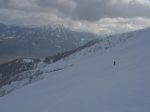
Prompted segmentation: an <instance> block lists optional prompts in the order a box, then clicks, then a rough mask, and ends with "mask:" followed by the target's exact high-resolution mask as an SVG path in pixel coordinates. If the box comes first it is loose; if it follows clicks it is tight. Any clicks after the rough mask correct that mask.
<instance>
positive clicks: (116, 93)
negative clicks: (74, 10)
mask: <svg viewBox="0 0 150 112" xmlns="http://www.w3.org/2000/svg"><path fill="white" fill-rule="evenodd" d="M149 35H150V29H145V30H141V31H137V32H131V33H127V34H122V35H115V36H112V37H108V38H107V39H105V40H103V41H101V42H99V43H97V44H95V45H94V46H92V47H90V48H87V49H84V50H82V51H80V52H78V53H76V54H74V55H72V56H70V57H67V58H65V59H64V60H61V61H58V62H56V63H54V64H51V65H45V66H40V68H39V69H41V70H43V76H44V77H45V78H44V79H43V80H40V81H38V82H35V83H33V84H31V85H28V86H25V87H23V88H20V89H17V90H16V91H14V92H12V93H11V94H9V95H6V96H4V97H1V98H0V111H1V112H143V111H144V112H149V111H150V106H149V105H150V89H149V85H150V75H149V74H150V59H149V57H150V52H149V49H150V38H149ZM114 61H116V65H115V66H114V65H113V62H114ZM41 65H42V64H41ZM56 68H63V69H61V70H59V71H55V72H50V71H51V70H53V69H56Z"/></svg>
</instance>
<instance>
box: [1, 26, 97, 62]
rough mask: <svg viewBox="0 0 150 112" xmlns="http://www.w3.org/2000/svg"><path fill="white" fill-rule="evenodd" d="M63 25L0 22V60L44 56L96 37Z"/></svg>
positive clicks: (66, 49)
mask: <svg viewBox="0 0 150 112" xmlns="http://www.w3.org/2000/svg"><path fill="white" fill-rule="evenodd" d="M96 38H97V36H96V35H94V34H91V33H87V32H76V31H71V30H69V29H66V28H64V27H63V26H58V27H56V28H53V27H29V26H28V27H27V26H26V27H25V26H24V27H21V26H10V25H4V24H0V61H1V60H5V58H7V59H9V58H16V57H45V56H50V55H55V54H57V53H59V52H64V51H68V50H72V49H75V48H78V47H80V46H82V45H84V44H85V43H87V42H89V41H91V40H93V39H96Z"/></svg>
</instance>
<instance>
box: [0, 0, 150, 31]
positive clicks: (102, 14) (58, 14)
mask: <svg viewBox="0 0 150 112" xmlns="http://www.w3.org/2000/svg"><path fill="white" fill-rule="evenodd" d="M0 22H1V23H7V24H18V25H40V26H41V25H59V24H63V25H64V26H66V27H68V28H71V29H74V30H80V31H90V32H94V33H99V34H108V33H121V32H126V31H131V30H136V29H141V28H145V27H149V26H150V0H0Z"/></svg>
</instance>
